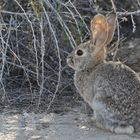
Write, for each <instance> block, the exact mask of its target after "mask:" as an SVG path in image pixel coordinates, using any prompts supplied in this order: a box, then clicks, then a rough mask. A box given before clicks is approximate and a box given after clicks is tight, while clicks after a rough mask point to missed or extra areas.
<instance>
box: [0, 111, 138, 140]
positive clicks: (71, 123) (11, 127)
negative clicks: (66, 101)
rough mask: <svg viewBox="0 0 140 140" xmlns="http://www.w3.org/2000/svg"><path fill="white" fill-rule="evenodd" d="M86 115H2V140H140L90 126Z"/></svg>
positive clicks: (136, 137) (0, 121) (0, 124)
mask: <svg viewBox="0 0 140 140" xmlns="http://www.w3.org/2000/svg"><path fill="white" fill-rule="evenodd" d="M87 120H89V118H88V117H87V115H85V114H81V113H78V111H77V110H76V109H75V111H71V112H68V113H66V114H63V115H60V114H55V113H49V114H46V113H42V114H35V113H26V112H24V113H22V114H17V113H12V114H11V113H2V114H0V140H140V136H138V135H131V136H128V135H115V134H111V133H109V132H105V131H103V130H99V129H97V128H96V127H94V126H93V125H90V123H89V121H87Z"/></svg>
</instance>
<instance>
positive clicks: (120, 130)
mask: <svg viewBox="0 0 140 140" xmlns="http://www.w3.org/2000/svg"><path fill="white" fill-rule="evenodd" d="M114 132H115V133H116V134H132V133H133V132H134V128H133V126H131V125H130V126H127V127H121V126H120V127H116V128H115V129H114Z"/></svg>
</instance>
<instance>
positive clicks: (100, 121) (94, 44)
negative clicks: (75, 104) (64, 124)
mask: <svg viewBox="0 0 140 140" xmlns="http://www.w3.org/2000/svg"><path fill="white" fill-rule="evenodd" d="M115 28H116V15H115V14H110V15H109V16H107V17H106V16H104V15H102V14H97V15H95V16H94V18H93V19H92V20H91V39H90V41H88V42H85V43H82V44H80V45H79V46H78V47H77V48H75V49H74V50H73V51H72V52H71V53H70V54H69V55H68V56H67V64H68V66H70V67H71V68H72V69H74V70H75V74H74V84H75V87H76V89H77V91H78V92H79V93H80V95H81V96H82V97H83V99H84V100H85V101H86V102H87V103H88V104H89V106H90V107H91V108H92V109H93V114H94V119H95V125H96V126H97V127H98V128H101V129H104V130H107V131H111V132H113V133H117V134H122V133H123V134H132V133H134V132H138V131H139V128H140V78H139V76H138V75H137V73H136V72H135V71H133V70H132V69H131V68H130V67H128V66H126V65H125V64H123V63H121V62H113V61H108V62H107V61H105V59H106V54H107V45H108V44H109V43H110V42H111V41H112V38H113V36H114V32H115Z"/></svg>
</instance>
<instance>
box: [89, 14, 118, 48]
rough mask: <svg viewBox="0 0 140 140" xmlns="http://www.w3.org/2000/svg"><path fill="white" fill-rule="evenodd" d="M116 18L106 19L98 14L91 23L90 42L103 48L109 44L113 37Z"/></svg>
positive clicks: (112, 16) (111, 16)
mask: <svg viewBox="0 0 140 140" xmlns="http://www.w3.org/2000/svg"><path fill="white" fill-rule="evenodd" d="M115 21H116V16H114V15H110V16H109V17H108V18H106V17H105V16H103V15H101V14H98V15H96V16H95V17H94V18H93V20H92V21H91V33H92V35H91V42H92V43H93V44H94V45H95V46H104V45H107V44H109V43H110V41H111V40H112V37H113V35H114V30H115Z"/></svg>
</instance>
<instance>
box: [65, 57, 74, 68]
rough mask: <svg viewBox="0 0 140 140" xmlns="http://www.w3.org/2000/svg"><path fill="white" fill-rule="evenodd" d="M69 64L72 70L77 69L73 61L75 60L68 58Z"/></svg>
mask: <svg viewBox="0 0 140 140" xmlns="http://www.w3.org/2000/svg"><path fill="white" fill-rule="evenodd" d="M67 64H68V66H69V67H71V68H72V69H75V67H74V61H73V58H72V57H69V56H68V57H67Z"/></svg>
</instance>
